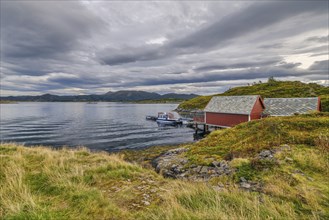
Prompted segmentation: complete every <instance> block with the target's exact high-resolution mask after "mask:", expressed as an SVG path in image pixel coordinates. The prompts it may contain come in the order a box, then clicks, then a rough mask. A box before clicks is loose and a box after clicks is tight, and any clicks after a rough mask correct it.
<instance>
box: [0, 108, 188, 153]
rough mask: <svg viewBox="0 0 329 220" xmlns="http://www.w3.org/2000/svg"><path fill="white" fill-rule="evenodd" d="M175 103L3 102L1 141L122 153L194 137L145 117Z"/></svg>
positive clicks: (185, 131) (176, 142)
mask: <svg viewBox="0 0 329 220" xmlns="http://www.w3.org/2000/svg"><path fill="white" fill-rule="evenodd" d="M176 107H177V105H176V104H123V103H98V104H88V103H37V102H36V103H18V104H1V105H0V116H1V118H0V119H1V122H0V141H1V142H18V143H23V144H25V145H27V146H29V145H46V146H52V147H60V146H63V145H66V146H70V147H76V146H86V147H88V148H90V149H96V150H106V151H117V150H121V149H135V148H144V147H149V146H155V145H169V144H179V143H185V142H192V141H193V130H192V129H190V128H186V127H182V128H174V127H165V128H159V127H158V126H157V124H156V122H154V121H147V120H145V116H146V115H157V112H160V111H171V110H173V109H175V108H176Z"/></svg>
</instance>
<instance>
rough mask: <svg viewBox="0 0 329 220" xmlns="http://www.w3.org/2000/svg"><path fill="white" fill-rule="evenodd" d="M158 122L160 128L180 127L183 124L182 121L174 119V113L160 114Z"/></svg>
mask: <svg viewBox="0 0 329 220" xmlns="http://www.w3.org/2000/svg"><path fill="white" fill-rule="evenodd" d="M156 122H157V124H158V126H178V125H182V124H183V122H182V121H181V120H179V119H175V118H174V114H173V113H166V112H159V113H158V118H157V119H156Z"/></svg>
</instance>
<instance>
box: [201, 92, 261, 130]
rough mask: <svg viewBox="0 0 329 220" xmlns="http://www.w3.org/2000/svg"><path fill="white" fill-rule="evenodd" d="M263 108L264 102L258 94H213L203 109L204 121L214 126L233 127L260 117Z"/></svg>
mask: <svg viewBox="0 0 329 220" xmlns="http://www.w3.org/2000/svg"><path fill="white" fill-rule="evenodd" d="M264 109H265V105H264V102H263V100H262V98H261V97H260V96H259V95H248V96H215V97H213V98H212V99H211V100H210V102H209V103H208V105H207V106H206V108H205V109H204V112H205V116H204V117H205V123H206V125H210V126H216V127H223V128H226V127H233V126H235V125H237V124H240V123H242V122H247V121H251V120H255V119H260V118H261V115H262V112H263V111H264Z"/></svg>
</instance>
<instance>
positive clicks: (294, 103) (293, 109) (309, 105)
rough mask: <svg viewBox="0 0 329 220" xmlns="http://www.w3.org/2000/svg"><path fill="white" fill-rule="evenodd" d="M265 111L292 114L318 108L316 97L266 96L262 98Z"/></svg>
mask: <svg viewBox="0 0 329 220" xmlns="http://www.w3.org/2000/svg"><path fill="white" fill-rule="evenodd" d="M264 104H265V108H266V109H265V111H264V114H268V115H273V116H275V115H278V116H279V115H280V116H285V115H293V114H295V113H299V114H304V113H307V112H308V111H314V110H317V108H318V97H311V98H266V99H264Z"/></svg>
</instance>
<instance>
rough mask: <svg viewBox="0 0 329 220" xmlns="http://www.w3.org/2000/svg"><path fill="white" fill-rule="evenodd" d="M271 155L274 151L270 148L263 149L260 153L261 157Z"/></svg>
mask: <svg viewBox="0 0 329 220" xmlns="http://www.w3.org/2000/svg"><path fill="white" fill-rule="evenodd" d="M270 155H272V152H271V151H269V150H263V151H261V152H260V153H259V156H260V157H269V156H270Z"/></svg>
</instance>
